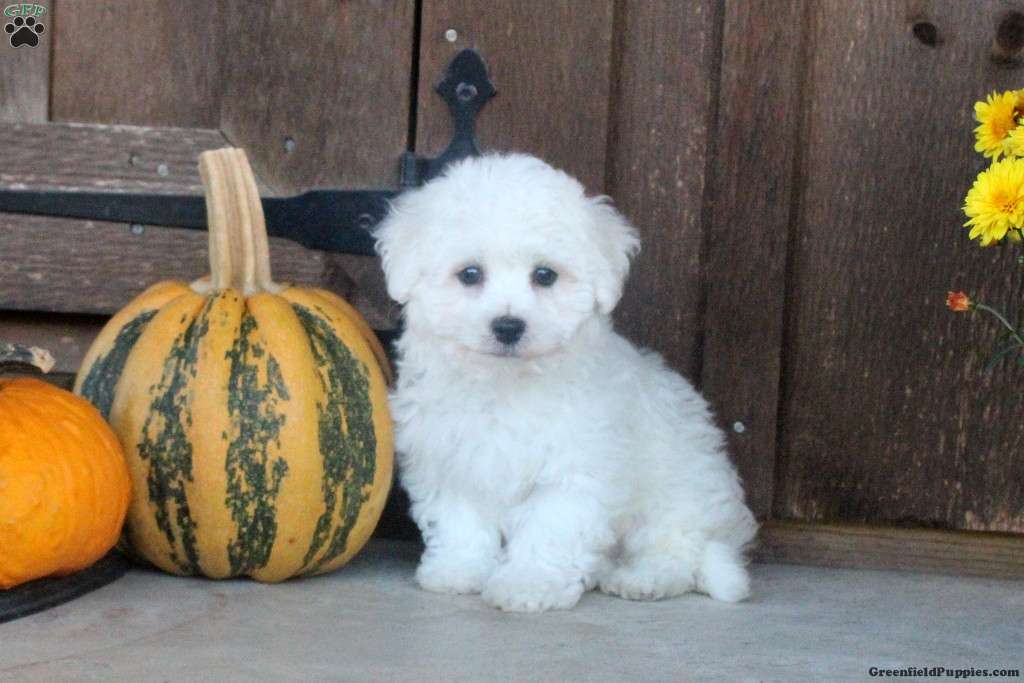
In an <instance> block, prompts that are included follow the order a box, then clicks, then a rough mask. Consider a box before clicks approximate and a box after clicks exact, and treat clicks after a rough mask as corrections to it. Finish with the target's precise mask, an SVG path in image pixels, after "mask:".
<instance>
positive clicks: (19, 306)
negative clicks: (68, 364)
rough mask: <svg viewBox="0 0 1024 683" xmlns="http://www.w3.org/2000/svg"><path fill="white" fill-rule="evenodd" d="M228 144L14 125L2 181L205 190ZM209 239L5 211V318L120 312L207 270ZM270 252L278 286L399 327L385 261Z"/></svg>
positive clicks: (3, 136)
mask: <svg viewBox="0 0 1024 683" xmlns="http://www.w3.org/2000/svg"><path fill="white" fill-rule="evenodd" d="M224 144H226V143H225V140H224V138H223V136H221V135H220V134H219V133H218V132H217V131H208V130H196V129H151V128H138V127H132V126H95V125H68V124H47V125H29V124H24V125H13V126H7V127H4V128H2V129H0V149H3V150H4V163H3V166H2V172H0V185H2V186H6V187H19V188H39V189H64V190H73V189H97V190H115V189H117V190H128V191H131V190H138V191H150V192H152V191H155V192H179V193H180V192H184V193H193V192H194V193H196V194H199V193H201V192H202V184H201V181H200V179H199V174H198V168H197V157H198V155H199V153H200V152H201V151H203V150H205V149H214V148H218V147H221V146H223V145H224ZM57 160H59V162H58V161H57ZM206 240H207V235H206V233H205V232H202V231H193V230H180V229H173V228H157V227H149V228H145V227H144V229H143V231H142V234H135V233H133V232H132V231H130V230H129V226H127V225H124V224H115V223H100V222H92V221H80V220H73V219H59V218H48V217H42V216H24V215H15V214H0V253H2V254H3V258H2V259H0V310H3V309H7V310H31V311H51V312H68V313H96V314H109V313H113V312H115V311H117V310H118V309H120V308H121V306H123V305H124V304H125V303H127V302H128V301H129V300H130V299H131V298H132V297H134V296H135V295H136V294H138V293H139V292H140V291H142V289H144V288H145V287H146V286H148V285H150V284H152V283H154V282H156V281H158V280H162V279H171V278H173V279H190V278H195V277H199V276H201V275H202V274H204V273H206V272H208V261H207V250H206ZM271 250H272V259H273V264H274V268H275V270H274V273H275V277H276V278H277V279H278V280H280V281H283V282H299V283H307V284H317V285H321V286H327V287H330V288H331V289H334V290H335V291H337V292H338V293H340V294H342V295H343V296H347V297H350V298H352V299H354V303H355V304H356V305H358V306H361V307H363V308H362V310H363V311H364V314H366V315H367V317H368V318H369V319H370V321H371V323H372V324H376V325H377V326H378V327H380V328H386V327H389V326H391V325H393V324H394V321H395V316H394V312H393V310H392V309H391V306H390V303H389V302H387V300H386V298H382V297H383V296H384V295H383V294H380V292H383V284H382V276H381V275H380V272H379V268H377V267H375V266H376V261H375V260H374V259H365V258H359V257H345V256H341V255H328V254H325V253H322V252H316V251H310V250H307V249H305V248H303V247H300V246H299V245H297V244H295V243H293V242H289V241H288V240H283V239H276V238H275V239H272V240H271ZM350 262H354V263H355V266H353V267H351V268H349V263H350ZM375 293H376V294H375ZM367 306H377V308H376V309H370V308H367Z"/></svg>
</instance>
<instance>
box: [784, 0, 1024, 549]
mask: <svg viewBox="0 0 1024 683" xmlns="http://www.w3.org/2000/svg"><path fill="white" fill-rule="evenodd" d="M811 6H812V8H813V20H812V23H811V25H810V29H809V31H810V33H809V34H810V35H811V36H813V50H812V53H811V54H812V58H810V59H808V62H807V65H808V69H809V72H808V74H809V76H808V77H809V81H808V83H807V89H806V107H807V113H806V117H807V118H806V122H805V125H804V129H803V131H802V133H801V135H800V141H801V149H802V150H803V152H802V154H803V162H802V164H801V177H802V188H801V191H800V198H801V201H800V203H799V215H798V221H797V225H796V228H795V229H796V233H795V234H794V236H793V238H794V239H795V242H794V244H793V249H792V260H791V261H790V266H789V267H790V270H791V286H790V288H789V291H788V296H789V301H790V302H791V303H790V310H789V314H788V316H787V317H788V324H787V328H788V329H787V334H786V339H787V343H786V352H785V354H786V355H785V359H784V360H785V362H784V366H785V371H784V372H785V377H784V385H783V397H782V401H783V411H782V426H783V431H782V434H781V444H782V449H781V451H780V453H779V462H778V465H779V467H778V468H777V472H778V480H777V487H778V488H777V494H776V506H775V512H776V514H777V516H778V517H780V518H797V519H808V520H822V521H831V520H843V521H869V522H877V523H886V522H903V521H912V522H916V523H924V524H935V525H939V526H943V527H954V528H961V529H977V530H993V531H1013V532H1024V421H1022V420H1021V419H1020V416H1021V415H1022V414H1024V395H1022V394H1021V391H1020V386H1021V384H1022V382H1024V369H1020V368H1016V367H1012V366H1011V365H1010V364H1005V366H1001V367H999V368H998V369H996V370H995V371H992V372H986V371H985V370H984V367H983V366H984V365H985V362H986V360H987V356H988V350H989V349H992V348H993V346H994V342H995V336H996V334H997V333H998V330H997V326H996V325H994V324H991V323H990V322H989V321H987V320H982V319H980V318H978V317H972V316H970V315H963V314H957V315H954V314H952V313H950V312H948V311H947V310H946V309H945V307H944V305H943V301H944V296H945V293H946V291H947V290H948V289H966V290H969V291H972V292H974V293H975V294H976V295H978V296H979V297H980V298H981V299H983V300H988V301H991V302H992V303H994V304H998V305H1006V306H1008V307H1009V308H1010V309H1011V310H1015V309H1019V302H1020V301H1021V300H1022V299H1024V270H1022V269H1021V268H1020V266H1019V265H1017V264H1016V263H1015V262H1014V259H1015V258H1016V256H1017V254H1018V253H1019V251H1018V250H1017V249H1007V250H995V249H990V250H982V249H979V248H978V247H977V246H975V245H974V244H970V243H969V242H968V241H967V238H966V234H965V231H964V230H963V228H961V227H960V226H961V224H962V223H963V221H964V217H963V215H962V214H961V212H960V206H961V205H962V201H963V197H964V194H965V193H966V190H967V188H968V187H969V186H970V183H971V180H972V178H973V176H974V174H975V173H976V172H977V171H978V170H979V169H981V168H983V167H984V161H983V160H982V159H981V158H980V157H979V156H978V155H976V154H975V152H974V151H973V149H972V148H973V136H972V134H971V130H972V128H973V126H974V123H973V122H972V120H971V118H972V110H973V103H974V101H975V100H977V99H979V98H981V97H983V96H984V95H985V94H986V93H988V92H991V91H992V90H1003V89H1011V88H1018V87H1020V79H1021V73H1020V71H1019V69H1013V68H1006V66H1005V65H1001V64H998V63H996V62H995V61H994V60H993V59H992V58H991V45H992V40H993V35H994V32H995V27H996V26H997V25H998V23H999V20H1000V17H1002V16H1003V15H1004V13H1005V12H1006V5H1005V3H1002V2H998V1H996V0H992V1H986V2H973V3H962V2H957V1H956V0H943V1H934V2H929V3H927V4H924V3H922V4H920V5H916V4H915V5H911V4H908V3H905V2H895V1H887V2H871V3H849V2H842V1H841V0H828V1H824V2H815V3H811ZM924 21H927V22H930V23H931V24H932V25H933V26H934V27H935V29H936V34H937V38H938V39H937V40H935V41H927V42H925V41H922V40H921V39H919V38H918V37H916V36H915V33H914V30H913V29H914V24H915V23H916V22H924ZM918 33H919V35H921V36H925V37H927V32H923V31H919V32H918ZM929 43H931V44H929Z"/></svg>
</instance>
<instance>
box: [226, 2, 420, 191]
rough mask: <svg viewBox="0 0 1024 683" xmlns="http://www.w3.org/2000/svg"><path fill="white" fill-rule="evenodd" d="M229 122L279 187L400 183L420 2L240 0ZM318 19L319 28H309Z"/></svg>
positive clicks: (262, 172) (230, 56)
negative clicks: (250, 0) (417, 4)
mask: <svg viewBox="0 0 1024 683" xmlns="http://www.w3.org/2000/svg"><path fill="white" fill-rule="evenodd" d="M227 11H228V12H229V22H228V23H229V25H230V26H232V30H231V31H230V33H229V34H228V35H227V36H226V38H225V39H226V40H227V46H226V48H225V55H226V62H225V66H224V84H223V88H224V92H223V99H222V103H223V104H222V110H221V117H220V128H221V130H223V131H224V133H225V134H226V135H227V137H228V138H229V139H230V140H231V141H232V142H233V143H234V144H237V145H239V146H243V147H245V148H246V149H248V150H250V151H251V154H250V157H251V160H252V164H253V169H254V170H255V171H256V174H257V175H258V176H259V177H260V178H262V179H263V180H264V181H265V182H267V183H269V184H270V185H271V186H272V187H274V188H275V190H278V191H281V192H294V191H299V190H303V189H308V188H310V187H328V186H345V187H387V186H391V187H397V184H398V160H399V158H400V156H401V154H402V152H404V151H405V149H406V144H407V140H406V138H407V137H408V129H409V123H408V120H409V118H408V117H409V100H410V97H411V87H410V79H409V70H410V68H411V66H412V45H413V22H414V15H415V3H413V2H411V1H409V0H403V1H401V2H379V1H376V0H352V1H350V2H319V1H318V2H307V3H303V4H302V6H301V7H296V4H295V3H293V2H283V1H280V0H278V1H276V2H261V3H237V2H236V3H231V4H230V5H229V6H228V10H227ZM311 27H316V28H315V30H310V28H311Z"/></svg>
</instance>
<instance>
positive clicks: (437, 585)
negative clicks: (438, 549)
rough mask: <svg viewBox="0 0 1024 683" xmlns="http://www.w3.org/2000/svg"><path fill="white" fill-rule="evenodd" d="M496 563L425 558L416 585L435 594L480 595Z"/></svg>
mask: <svg viewBox="0 0 1024 683" xmlns="http://www.w3.org/2000/svg"><path fill="white" fill-rule="evenodd" d="M493 569H494V563H492V562H484V561H482V560H479V559H468V558H467V559H462V560H460V559H456V558H452V557H441V558H438V557H430V558H424V559H423V560H422V561H421V562H420V566H419V567H417V568H416V583H418V584H419V585H420V587H421V588H423V589H425V590H428V591H433V592H435V593H455V594H459V595H461V594H465V593H479V592H480V591H481V590H483V587H484V583H485V582H486V581H487V577H488V576H490V575H491V571H492V570H493Z"/></svg>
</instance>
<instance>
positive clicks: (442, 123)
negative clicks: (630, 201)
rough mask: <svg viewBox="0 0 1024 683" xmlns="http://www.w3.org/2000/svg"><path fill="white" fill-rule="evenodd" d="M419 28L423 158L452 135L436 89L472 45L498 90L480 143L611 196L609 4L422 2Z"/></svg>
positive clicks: (575, 0) (419, 145) (571, 0)
mask: <svg viewBox="0 0 1024 683" xmlns="http://www.w3.org/2000/svg"><path fill="white" fill-rule="evenodd" d="M422 27H423V30H422V33H421V44H420V64H419V73H420V79H419V95H418V112H417V118H416V127H417V137H416V151H417V152H418V153H420V154H425V155H435V154H437V153H438V152H440V151H441V150H442V149H444V147H445V145H446V144H447V143H448V141H449V140H450V139H451V121H450V117H449V115H448V109H447V106H446V105H445V104H444V102H443V100H441V98H439V97H438V96H437V94H436V93H434V90H433V88H434V85H435V84H436V82H437V80H438V79H439V78H440V75H441V74H442V73H443V72H444V69H445V67H446V66H447V65H448V62H449V61H451V58H452V57H453V56H454V55H455V53H456V52H458V51H459V50H461V49H463V48H466V47H473V48H476V49H478V50H480V51H481V53H482V54H483V56H484V59H485V60H486V61H487V65H488V67H489V69H490V72H491V78H492V79H493V80H494V82H495V84H496V86H497V88H498V90H499V93H498V96H497V97H496V98H494V99H493V100H491V102H490V103H489V104H488V105H487V107H486V109H484V112H483V114H482V116H481V118H480V121H479V125H478V138H479V140H480V143H481V146H482V147H484V148H486V149H497V150H502V151H508V150H516V151H522V152H530V153H532V154H536V155H538V156H540V157H542V158H544V159H546V160H547V161H548V162H550V163H552V164H553V165H555V166H557V167H559V168H563V169H565V170H566V171H567V172H569V173H571V174H573V175H575V176H577V177H579V178H580V180H581V181H582V182H583V183H584V184H585V185H586V186H587V188H588V189H589V190H590V191H591V192H603V191H604V184H605V183H604V166H605V141H606V138H607V135H608V96H609V82H610V78H609V77H610V74H611V71H610V68H611V59H610V57H611V34H612V2H611V0H523V1H521V2H516V3H494V2H489V1H488V0H424V3H423V17H422ZM449 30H452V31H454V32H455V33H454V34H448V31H449ZM446 35H450V36H452V37H454V38H455V40H454V41H450V40H448V38H447V37H446ZM502 93H504V95H503V94H502Z"/></svg>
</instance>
